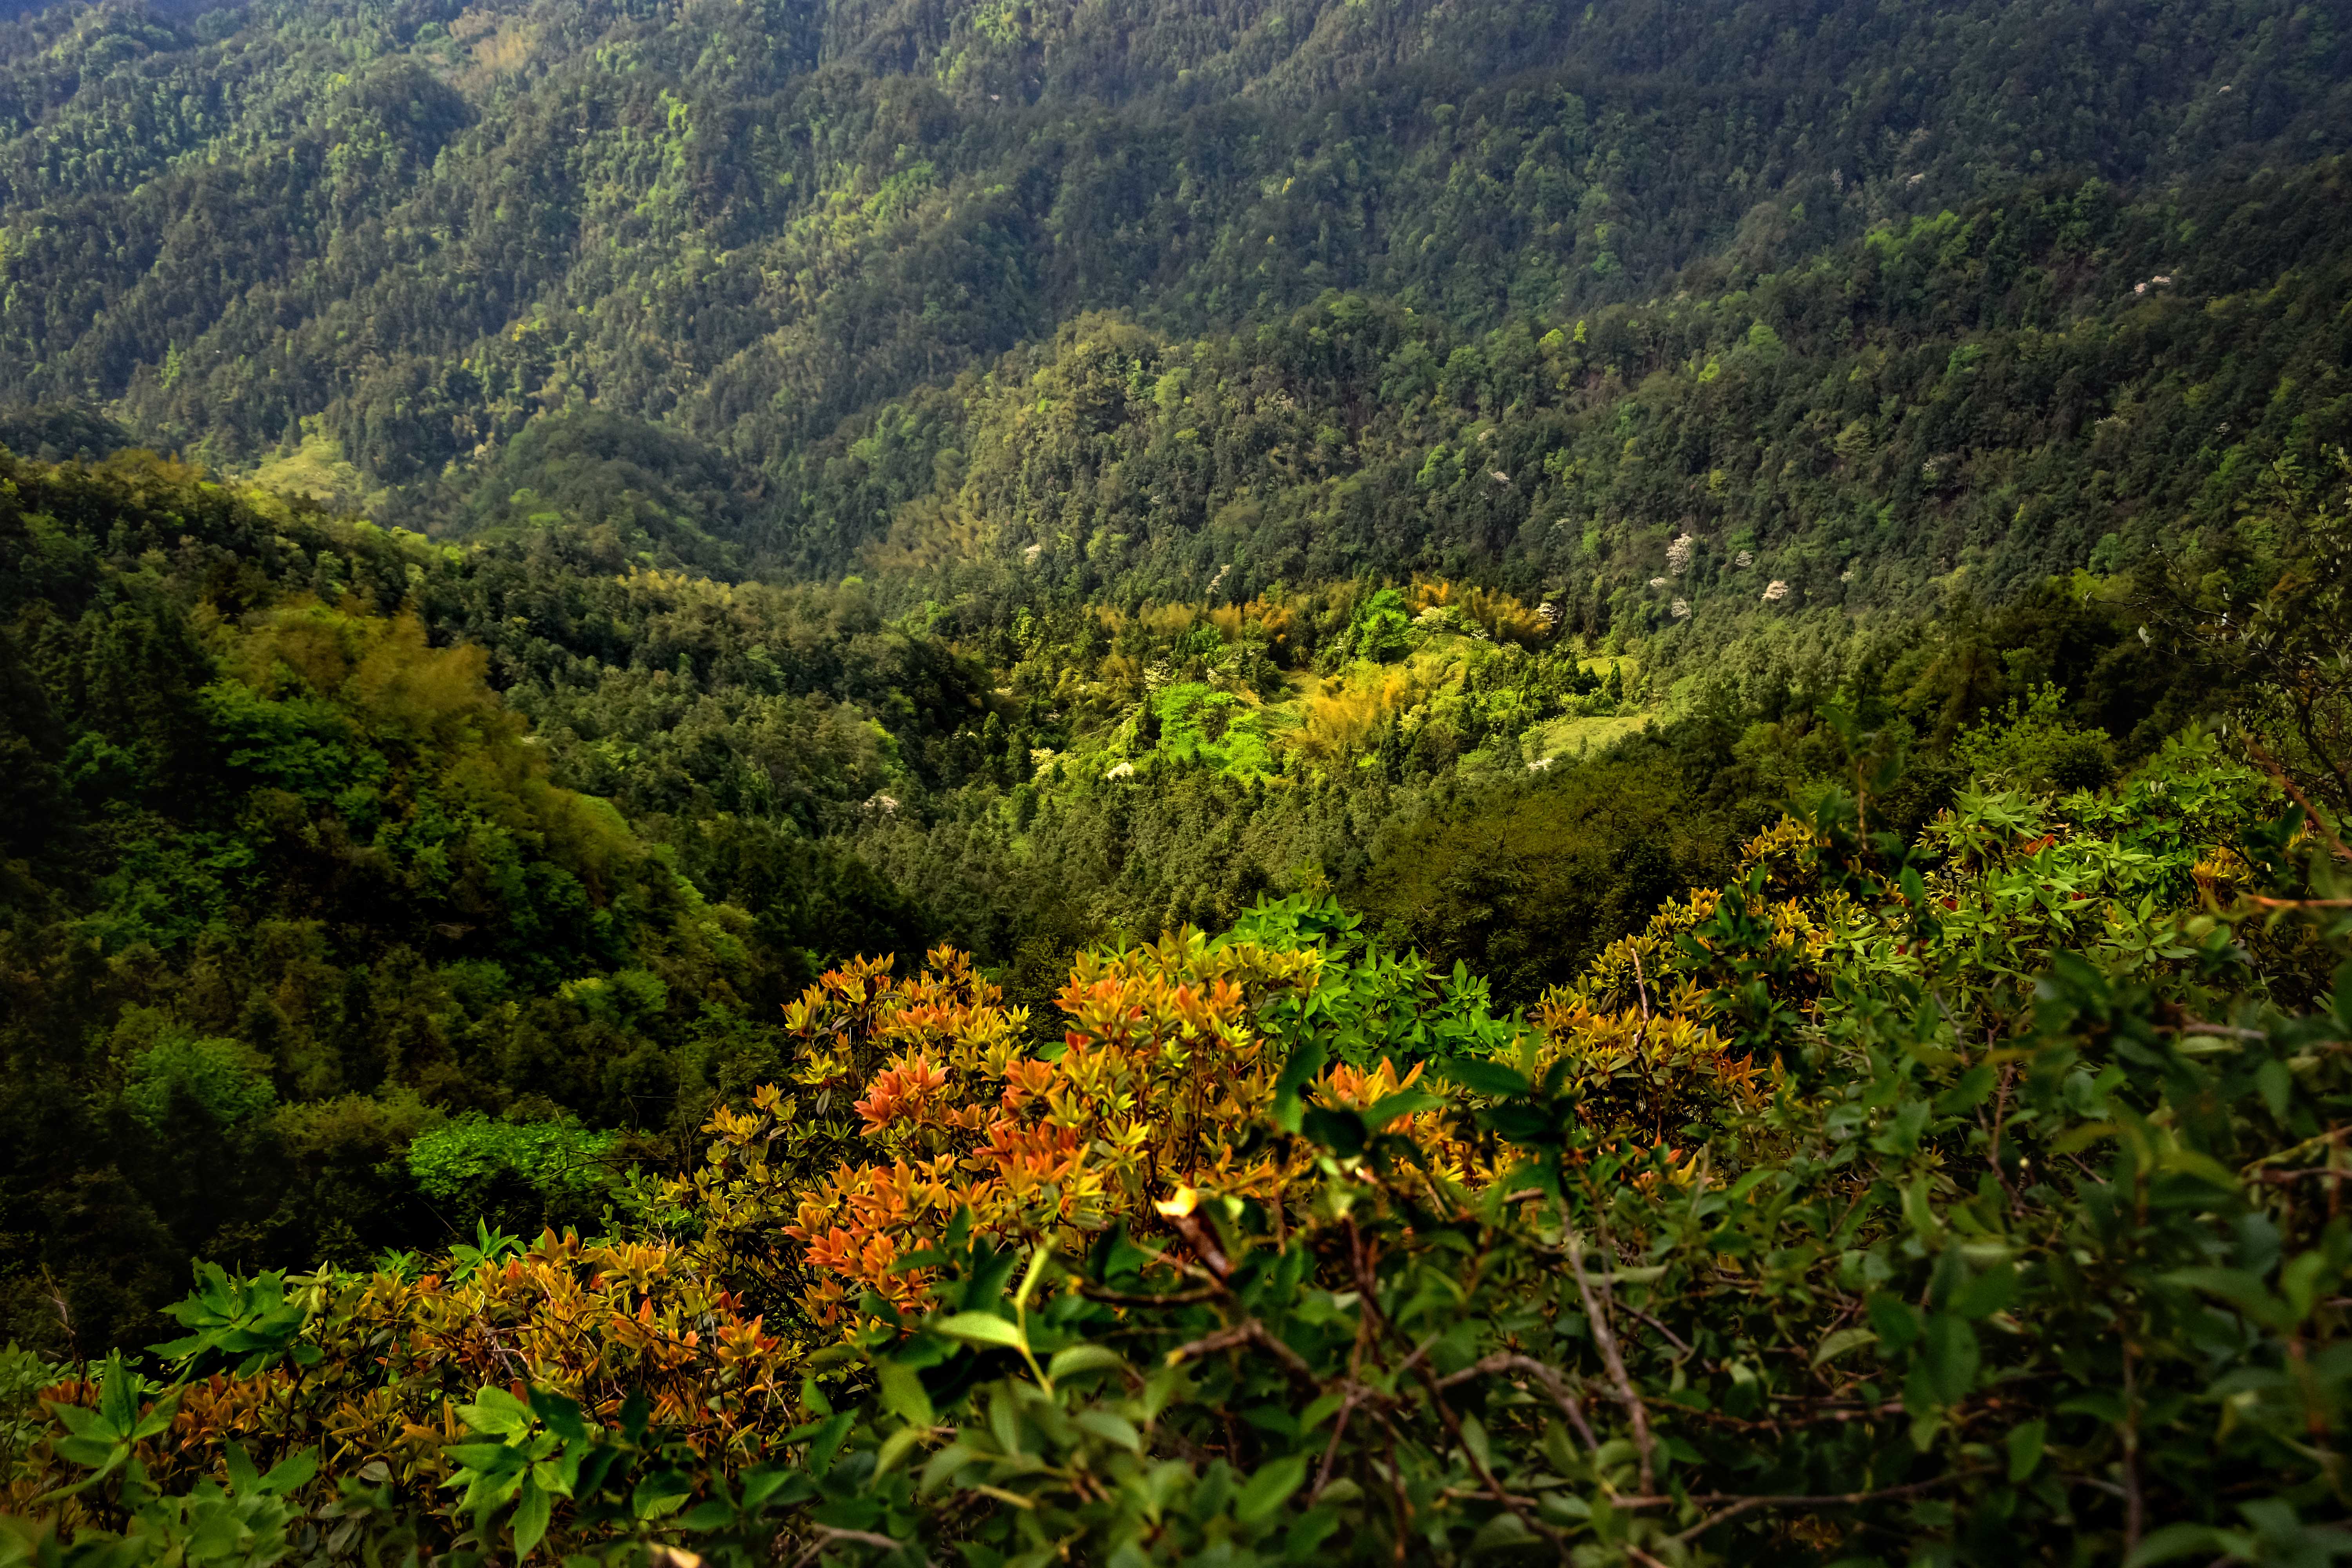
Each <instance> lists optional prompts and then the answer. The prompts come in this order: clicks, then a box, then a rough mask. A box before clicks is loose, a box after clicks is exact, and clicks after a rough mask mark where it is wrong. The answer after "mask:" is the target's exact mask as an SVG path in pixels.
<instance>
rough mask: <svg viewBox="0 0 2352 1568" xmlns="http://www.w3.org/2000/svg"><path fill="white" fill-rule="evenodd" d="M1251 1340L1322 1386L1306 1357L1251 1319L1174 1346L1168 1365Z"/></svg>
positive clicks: (1296, 1373)
mask: <svg viewBox="0 0 2352 1568" xmlns="http://www.w3.org/2000/svg"><path fill="white" fill-rule="evenodd" d="M1253 1343H1255V1344H1257V1345H1260V1346H1263V1347H1264V1348H1265V1350H1267V1351H1268V1352H1272V1354H1273V1356H1274V1359H1275V1360H1276V1361H1278V1362H1280V1363H1282V1364H1283V1367H1284V1369H1285V1370H1286V1371H1287V1372H1289V1373H1291V1374H1292V1375H1293V1376H1295V1377H1297V1378H1300V1379H1303V1380H1304V1381H1305V1382H1307V1384H1311V1385H1312V1386H1313V1387H1315V1388H1316V1389H1318V1390H1320V1389H1321V1388H1322V1386H1323V1380H1322V1379H1321V1378H1319V1377H1317V1376H1316V1375H1315V1369H1314V1368H1313V1367H1311V1366H1309V1365H1307V1358H1306V1357H1305V1356H1302V1355H1300V1354H1299V1353H1298V1352H1297V1351H1295V1350H1292V1349H1291V1348H1290V1347H1289V1346H1288V1345H1286V1344H1284V1343H1283V1342H1281V1341H1280V1340H1278V1339H1276V1337H1275V1336H1274V1335H1272V1334H1271V1333H1268V1332H1267V1331H1266V1327H1265V1324H1264V1323H1261V1322H1259V1321H1257V1320H1256V1319H1255V1318H1251V1319H1248V1320H1246V1321H1243V1322H1239V1323H1236V1324H1234V1326H1233V1327H1232V1328H1230V1329H1219V1330H1218V1331H1216V1332H1215V1333H1213V1334H1207V1335H1203V1336H1202V1338H1200V1339H1197V1340H1194V1341H1192V1342H1191V1343H1190V1344H1181V1345H1178V1346H1177V1347H1176V1348H1175V1349H1174V1350H1172V1351H1170V1352H1168V1364H1169V1365H1170V1366H1179V1365H1181V1364H1182V1363H1185V1362H1188V1361H1192V1360H1194V1359H1195V1358H1197V1357H1200V1356H1204V1355H1213V1354H1215V1353H1216V1352H1219V1351H1229V1350H1234V1349H1238V1348H1239V1347H1240V1346H1243V1345H1245V1344H1253Z"/></svg>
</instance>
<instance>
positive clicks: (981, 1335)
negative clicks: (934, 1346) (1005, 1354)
mask: <svg viewBox="0 0 2352 1568" xmlns="http://www.w3.org/2000/svg"><path fill="white" fill-rule="evenodd" d="M924 1327H926V1328H928V1329H929V1330H930V1331H932V1332H933V1333H938V1334H945V1335H947V1337H948V1338H950V1339H951V1340H961V1341H962V1342H964V1343H965V1344H968V1345H994V1346H998V1347H1001V1348H1003V1349H1004V1350H1015V1351H1017V1350H1019V1349H1021V1348H1022V1347H1023V1345H1024V1343H1025V1341H1024V1340H1023V1339H1022V1337H1021V1331H1020V1330H1019V1329H1017V1328H1015V1327H1013V1325H1012V1324H1011V1323H1008V1322H1006V1321H1004V1320H1003V1319H1002V1318H1000V1317H998V1316H997V1315H996V1314H995V1313H993V1312H956V1313H953V1314H951V1315H950V1316H948V1317H944V1318H935V1319H933V1320H932V1321H930V1322H929V1323H927V1324H925V1325H924Z"/></svg>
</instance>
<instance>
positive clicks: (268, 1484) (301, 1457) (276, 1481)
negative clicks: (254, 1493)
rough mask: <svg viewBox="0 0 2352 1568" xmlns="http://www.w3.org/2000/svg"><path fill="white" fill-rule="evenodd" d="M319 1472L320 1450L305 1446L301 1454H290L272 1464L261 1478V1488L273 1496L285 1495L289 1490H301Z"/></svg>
mask: <svg viewBox="0 0 2352 1568" xmlns="http://www.w3.org/2000/svg"><path fill="white" fill-rule="evenodd" d="M318 1473H319V1450H318V1449H316V1448H305V1449H303V1450H302V1451H301V1452H300V1453H299V1454H289V1455H288V1456H287V1457H286V1458H282V1459H280V1460H278V1462H277V1463H276V1464H274V1465H272V1466H270V1467H269V1473H268V1475H266V1476H264V1477H262V1478H261V1489H262V1490H264V1491H266V1492H268V1493H270V1494H272V1495H273V1496H277V1497H284V1496H286V1494H287V1493H289V1492H292V1491H299V1489H301V1488H302V1487H303V1486H305V1485H307V1484H308V1483H309V1481H310V1478H311V1477H312V1476H315V1475H317V1474H318Z"/></svg>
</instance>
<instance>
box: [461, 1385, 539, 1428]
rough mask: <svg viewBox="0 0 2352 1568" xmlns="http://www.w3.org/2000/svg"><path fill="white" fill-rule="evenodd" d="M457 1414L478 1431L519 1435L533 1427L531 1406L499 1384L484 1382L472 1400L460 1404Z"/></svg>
mask: <svg viewBox="0 0 2352 1568" xmlns="http://www.w3.org/2000/svg"><path fill="white" fill-rule="evenodd" d="M457 1415H458V1416H459V1417H460V1418H461V1419H462V1420H463V1421H464V1422H465V1423H466V1425H467V1426H470V1427H472V1428H473V1429H474V1430H475V1431H477V1432H494V1433H497V1434H499V1436H510V1437H519V1436H522V1434H524V1433H525V1432H528V1431H530V1405H525V1404H524V1403H523V1402H522V1401H521V1400H520V1399H517V1398H516V1397H515V1396H514V1395H513V1394H509V1393H508V1392H507V1391H506V1390H505V1389H503V1388H500V1387H499V1386H498V1385H497V1384H485V1385H484V1386H483V1389H482V1392H481V1393H480V1394H478V1395H477V1396H476V1398H475V1400H474V1403H473V1404H471V1405H459V1406H457Z"/></svg>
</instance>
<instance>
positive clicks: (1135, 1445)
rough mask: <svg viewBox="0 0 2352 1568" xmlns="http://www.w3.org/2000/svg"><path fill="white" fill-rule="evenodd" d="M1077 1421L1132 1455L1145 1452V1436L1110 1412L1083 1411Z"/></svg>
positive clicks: (1077, 1416)
mask: <svg viewBox="0 0 2352 1568" xmlns="http://www.w3.org/2000/svg"><path fill="white" fill-rule="evenodd" d="M1076 1421H1077V1424H1078V1425H1079V1426H1081V1427H1083V1428H1084V1429H1085V1430H1087V1431H1088V1432H1091V1433H1093V1434H1094V1435H1095V1436H1097V1437H1100V1438H1102V1439H1103V1440H1104V1441H1105V1442H1108V1443H1116V1444H1118V1446H1119V1447H1122V1448H1124V1449H1126V1450H1127V1451H1128V1452H1129V1453H1130V1454H1140V1453H1141V1452H1143V1434H1142V1433H1140V1432H1138V1431H1137V1430H1136V1429H1135V1427H1134V1426H1133V1425H1132V1424H1131V1423H1129V1422H1128V1421H1125V1420H1123V1419H1121V1418H1120V1417H1118V1416H1117V1415H1112V1414H1111V1413H1110V1412H1109V1411H1108V1410H1081V1411H1079V1412H1078V1414H1077V1415H1076Z"/></svg>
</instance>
